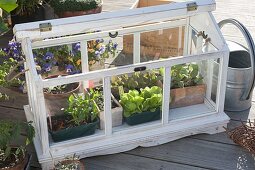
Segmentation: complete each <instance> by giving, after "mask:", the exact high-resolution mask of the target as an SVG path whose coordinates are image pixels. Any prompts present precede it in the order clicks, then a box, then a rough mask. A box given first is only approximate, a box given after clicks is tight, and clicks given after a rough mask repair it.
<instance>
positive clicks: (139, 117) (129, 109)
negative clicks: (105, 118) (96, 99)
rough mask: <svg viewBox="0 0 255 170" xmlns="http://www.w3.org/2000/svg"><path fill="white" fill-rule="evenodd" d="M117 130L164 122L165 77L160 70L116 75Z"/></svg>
mask: <svg viewBox="0 0 255 170" xmlns="http://www.w3.org/2000/svg"><path fill="white" fill-rule="evenodd" d="M111 83H112V88H111V92H112V97H113V102H115V103H116V104H115V105H116V108H112V121H113V127H114V128H113V131H119V130H123V129H129V128H132V127H133V126H139V125H140V127H142V125H143V124H145V123H148V124H157V123H159V124H160V121H159V120H160V119H161V107H162V76H161V75H160V72H159V70H147V71H141V72H134V73H129V74H122V75H119V76H115V77H112V81H111ZM112 106H113V105H112Z"/></svg>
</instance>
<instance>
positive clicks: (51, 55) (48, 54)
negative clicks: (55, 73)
mask: <svg viewBox="0 0 255 170" xmlns="http://www.w3.org/2000/svg"><path fill="white" fill-rule="evenodd" d="M53 57H54V55H53V53H51V52H49V51H48V52H47V53H46V54H45V55H44V57H43V59H44V60H50V59H53Z"/></svg>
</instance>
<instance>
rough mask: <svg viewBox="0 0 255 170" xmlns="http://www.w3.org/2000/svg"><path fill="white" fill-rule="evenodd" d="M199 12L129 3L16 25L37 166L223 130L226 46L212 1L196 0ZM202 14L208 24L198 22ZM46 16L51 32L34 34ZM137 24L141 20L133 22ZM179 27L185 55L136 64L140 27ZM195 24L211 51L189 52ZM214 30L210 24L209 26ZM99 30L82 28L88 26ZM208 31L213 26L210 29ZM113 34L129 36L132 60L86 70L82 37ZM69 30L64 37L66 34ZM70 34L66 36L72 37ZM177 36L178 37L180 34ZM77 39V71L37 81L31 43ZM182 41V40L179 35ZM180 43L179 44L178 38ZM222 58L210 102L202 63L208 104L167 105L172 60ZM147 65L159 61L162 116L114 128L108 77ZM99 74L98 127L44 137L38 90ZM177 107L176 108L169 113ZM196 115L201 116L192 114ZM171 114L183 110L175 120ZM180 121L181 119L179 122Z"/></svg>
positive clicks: (43, 111) (51, 43)
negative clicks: (72, 135) (101, 122)
mask: <svg viewBox="0 0 255 170" xmlns="http://www.w3.org/2000/svg"><path fill="white" fill-rule="evenodd" d="M195 2H196V4H197V5H198V8H197V10H195V11H187V4H188V2H183V3H174V4H169V5H160V6H156V7H148V8H140V9H132V10H127V11H120V12H112V13H102V14H96V15H91V16H82V17H74V18H65V19H57V20H50V21H41V22H35V23H26V24H21V25H16V26H15V28H14V32H15V36H16V39H17V40H18V41H19V42H21V43H22V50H23V52H24V54H25V56H26V63H25V67H26V69H29V71H28V72H26V81H27V85H28V96H29V105H27V106H24V109H25V113H26V117H27V120H29V121H30V120H32V121H33V122H34V126H35V128H36V137H35V139H34V145H35V148H36V152H37V156H38V160H39V162H40V163H41V165H42V168H43V169H49V168H50V167H51V166H52V164H53V161H52V160H53V159H54V160H59V159H63V158H64V157H66V156H69V155H72V154H74V153H76V154H77V155H79V156H80V158H84V157H89V156H95V155H104V154H113V153H119V152H124V151H128V150H131V149H133V148H136V147H138V146H143V147H149V146H155V145H159V144H163V143H166V142H169V141H173V140H176V139H179V138H182V137H185V136H188V135H193V134H198V133H209V134H214V133H218V132H222V131H224V129H223V126H226V125H227V123H228V121H229V117H228V116H226V114H225V113H224V96H225V87H226V76H227V64H228V55H229V50H228V48H227V45H226V43H225V41H224V39H223V37H222V35H221V32H220V30H219V28H218V26H217V23H216V22H215V20H214V18H213V16H212V14H211V11H212V10H214V9H215V1H214V0H202V1H195ZM201 17H202V18H203V17H204V18H203V19H204V20H205V18H206V23H205V24H201V23H200V22H201ZM45 22H50V23H51V25H52V30H51V31H46V32H40V30H39V24H40V23H45ZM139 25H140V26H139ZM183 26H184V27H185V37H184V56H179V57H173V58H168V59H164V60H158V61H150V62H143V63H140V48H139V47H140V33H142V32H146V31H153V30H159V29H164V28H176V27H179V28H180V29H179V30H182V27H183ZM192 27H196V28H198V29H200V30H204V31H205V32H206V33H208V34H209V35H211V36H212V37H213V38H212V40H211V41H212V43H213V44H214V46H215V47H216V48H217V51H213V52H205V53H198V54H194V55H190V53H189V50H188V49H190V46H191V44H190V43H191V42H190V39H191V28H192ZM212 27H213V28H214V29H211V28H212ZM100 28H101V30H102V28H103V30H102V31H101V32H97V33H91V34H84V33H86V32H90V31H91V30H99V29H100ZM211 30H214V31H211ZM115 31H118V36H122V35H125V34H133V35H134V44H136V46H135V48H134V64H131V65H127V66H121V67H115V68H108V69H104V70H98V71H91V72H89V70H88V56H87V45H86V44H87V41H89V40H91V39H97V38H101V37H107V36H108V34H109V32H112V33H115ZM67 35H69V36H67ZM70 35H72V36H70ZM179 37H182V36H179ZM75 42H81V54H82V55H81V56H82V58H81V59H82V73H80V74H75V75H69V76H66V77H59V78H54V79H47V80H45V79H42V77H41V76H40V75H38V74H37V71H36V65H35V63H34V60H33V53H32V49H36V48H43V47H50V46H57V45H63V44H70V43H75ZM179 42H180V41H179ZM179 46H180V44H179ZM214 59H219V60H220V67H219V75H218V77H219V78H218V80H219V81H218V88H217V97H216V102H215V103H214V102H213V101H210V99H209V98H210V94H211V88H210V87H211V86H212V75H213V73H212V69H213V67H212V66H211V65H212V62H208V66H209V67H208V68H209V70H208V72H209V78H208V79H207V81H208V82H207V95H206V98H207V99H208V100H206V101H205V104H206V105H211V106H212V108H213V109H212V110H209V111H208V110H203V109H204V105H205V104H201V105H194V106H189V107H182V108H178V109H171V110H170V111H169V98H170V88H169V86H170V83H171V79H170V78H169V77H171V76H170V70H171V66H174V65H177V64H183V63H189V62H199V61H202V60H210V61H212V60H214ZM142 66H146V68H147V69H148V70H149V69H156V68H160V67H164V69H165V75H164V81H163V82H164V83H163V106H162V119H161V121H155V122H151V123H146V124H141V125H137V126H133V127H129V128H124V127H122V126H120V127H117V128H113V127H112V115H111V107H110V98H111V92H110V90H111V85H110V77H111V76H116V75H120V74H125V73H132V72H134V69H135V68H136V67H142ZM99 78H102V79H103V87H104V117H105V118H106V119H105V129H104V132H102V131H100V132H97V133H96V134H95V135H91V136H86V137H82V138H78V139H73V140H68V141H63V142H58V143H54V142H51V141H50V140H49V134H48V127H47V121H46V120H47V115H46V108H45V100H44V94H43V88H47V87H50V86H56V85H62V84H67V83H73V82H80V81H82V82H83V86H84V87H87V84H86V83H87V82H88V80H91V79H99ZM175 113H178V114H175ZM198 113H201V114H198ZM176 115H184V116H183V117H181V118H178V119H177V118H176V117H175V116H176ZM184 120H185V121H184Z"/></svg>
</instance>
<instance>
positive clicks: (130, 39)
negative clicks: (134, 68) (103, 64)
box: [109, 34, 134, 67]
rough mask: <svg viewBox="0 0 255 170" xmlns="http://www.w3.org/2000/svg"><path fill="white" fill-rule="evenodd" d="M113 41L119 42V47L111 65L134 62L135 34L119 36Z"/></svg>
mask: <svg viewBox="0 0 255 170" xmlns="http://www.w3.org/2000/svg"><path fill="white" fill-rule="evenodd" d="M113 41H114V42H115V43H117V44H118V47H117V54H116V57H115V58H114V60H112V62H109V63H110V67H114V66H116V67H117V66H124V65H129V64H133V47H134V36H133V34H130V35H124V36H118V37H116V38H114V39H113Z"/></svg>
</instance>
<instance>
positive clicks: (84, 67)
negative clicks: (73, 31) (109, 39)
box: [80, 40, 89, 89]
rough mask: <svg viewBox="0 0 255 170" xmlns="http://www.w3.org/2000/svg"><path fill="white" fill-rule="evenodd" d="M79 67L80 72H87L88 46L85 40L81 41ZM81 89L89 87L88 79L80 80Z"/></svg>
mask: <svg viewBox="0 0 255 170" xmlns="http://www.w3.org/2000/svg"><path fill="white" fill-rule="evenodd" d="M80 44H81V67H82V72H83V73H86V72H89V58H88V46H87V41H85V40H84V41H81V42H80ZM82 86H83V89H86V88H88V87H89V81H83V82H82Z"/></svg>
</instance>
